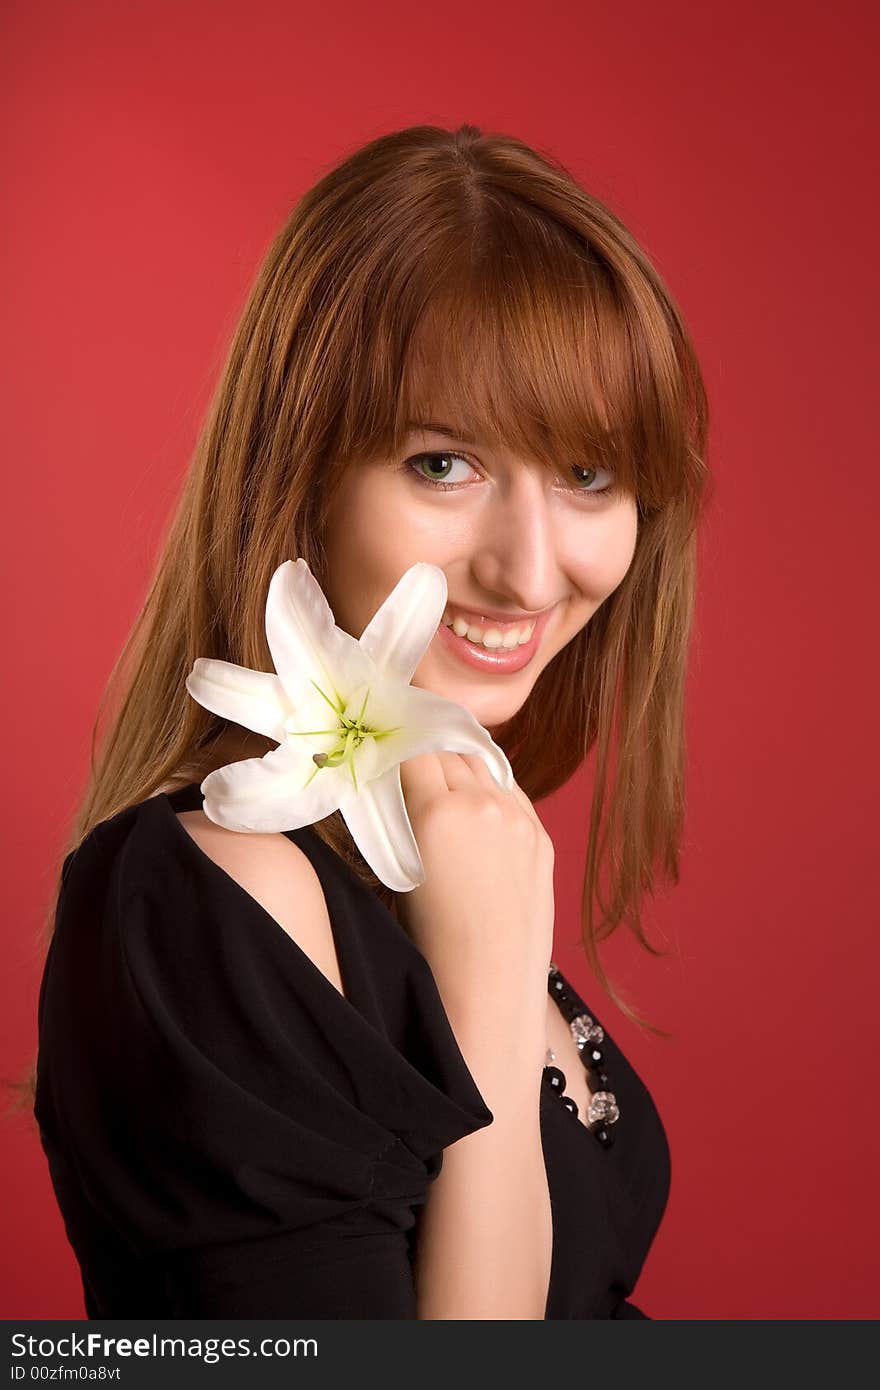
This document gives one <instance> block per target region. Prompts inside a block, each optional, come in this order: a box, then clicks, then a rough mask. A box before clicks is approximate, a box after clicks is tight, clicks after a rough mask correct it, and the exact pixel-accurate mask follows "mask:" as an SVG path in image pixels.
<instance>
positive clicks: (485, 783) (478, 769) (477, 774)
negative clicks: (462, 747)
mask: <svg viewBox="0 0 880 1390" xmlns="http://www.w3.org/2000/svg"><path fill="white" fill-rule="evenodd" d="M459 756H460V758H461V760H462V762H464V763H466V764H467V766H468V767H469V768H470V771H471V774H472V776H473V778H474V781H475V782H477V783H478V785H479V786H481V787H485V788H486V789H487V791H494V792H496V793H497V794H498V795H499V796H500V795H501V793H502V792H503V791H504V788H503V787H500V786H499V785H498V783H497V782H496V780H495V778H494V777H493V776H492V773H491V772H490V771H489V768H488V766H487V765H486V759H485V758H484V757H483V756H482V754H480V753H461V754H460V755H459Z"/></svg>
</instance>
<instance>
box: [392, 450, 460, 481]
mask: <svg viewBox="0 0 880 1390" xmlns="http://www.w3.org/2000/svg"><path fill="white" fill-rule="evenodd" d="M448 459H452V460H457V461H459V462H461V463H463V464H467V467H468V468H470V464H468V462H467V459H466V458H465V457H464V455H462V454H457V453H455V452H454V451H453V450H450V449H443V450H440V449H434V450H431V451H429V452H427V453H424V454H416V455H415V457H414V458H411V459H409V461H408V464H407V467H408V468H410V469H412V471H413V473H414V474H415V476H416V478H417V479H418V480H419V482H422V483H428V484H429V486H431V485H433V486H434V487H436V488H443V487H444V486H446V487H457V486H458V485H459V483H462V482H466V481H467V480H466V479H464V478H457V479H453V480H452V481H451V482H449V481H447V479H448V478H449V471H450V469H451V468H452V467H453V464H451V463H447V462H445V460H448ZM423 464H424V465H425V471H423V469H422V465H423ZM438 465H439V466H438Z"/></svg>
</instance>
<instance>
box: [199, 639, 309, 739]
mask: <svg viewBox="0 0 880 1390" xmlns="http://www.w3.org/2000/svg"><path fill="white" fill-rule="evenodd" d="M185 684H186V688H187V690H188V691H189V693H190V695H191V696H192V697H193V699H194V700H197V701H198V703H199V704H200V705H204V707H205V709H209V710H211V712H212V713H213V714H219V715H220V717H221V718H222V719H231V720H232V721H233V722H234V723H235V724H241V725H243V726H244V728H246V729H253V731H254V733H257V734H266V735H267V737H268V738H274V740H275V742H276V743H281V741H282V740H283V738H284V720H285V718H286V717H287V716H288V714H289V713H290V705H289V704H288V702H287V700H286V698H285V695H284V687H283V686H282V684H281V681H280V680H279V679H278V677H277V676H276V675H275V673H274V671H252V670H251V669H250V667H249V666H236V665H235V663H234V662H232V661H220V660H218V659H217V658H215V657H206V656H198V657H196V659H195V661H194V662H193V668H192V670H191V671H190V673H189V675H188V676H187V678H186V682H185Z"/></svg>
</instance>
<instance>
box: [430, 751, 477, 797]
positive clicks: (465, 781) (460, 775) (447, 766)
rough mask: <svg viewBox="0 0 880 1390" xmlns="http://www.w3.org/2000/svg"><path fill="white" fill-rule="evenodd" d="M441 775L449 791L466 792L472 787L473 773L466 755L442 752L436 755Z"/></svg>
mask: <svg viewBox="0 0 880 1390" xmlns="http://www.w3.org/2000/svg"><path fill="white" fill-rule="evenodd" d="M437 757H438V759H439V760H440V765H441V767H442V768H443V774H444V776H445V778H446V785H447V787H448V788H449V790H450V791H467V790H468V789H472V788H473V785H474V772H473V769H472V767H471V766H470V764H469V763H468V755H467V754H466V753H464V754H463V753H450V752H449V751H448V750H445V749H444V750H442V751H441V752H439V753H438V754H437Z"/></svg>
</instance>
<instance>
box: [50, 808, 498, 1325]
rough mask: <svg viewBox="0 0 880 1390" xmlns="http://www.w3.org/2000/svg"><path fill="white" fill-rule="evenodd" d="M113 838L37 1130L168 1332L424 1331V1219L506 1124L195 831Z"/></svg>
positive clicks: (89, 877) (82, 917) (80, 930)
mask: <svg viewBox="0 0 880 1390" xmlns="http://www.w3.org/2000/svg"><path fill="white" fill-rule="evenodd" d="M151 824H152V825H153V828H154V829H155V823H151ZM100 829H103V831H104V833H103V835H102V834H100V833H99V834H97V835H96V834H95V832H93V833H92V836H91V837H90V839H89V841H88V842H86V843H84V845H83V846H81V847H80V850H79V851H78V852H77V855H76V857H75V863H73V864H71V863H70V862H69V861H68V863H67V864H66V865H65V884H64V889H63V893H62V898H61V900H60V904H59V913H58V916H57V918H56V930H55V936H54V938H53V941H52V947H51V951H50V958H49V960H48V961H47V967H46V971H45V974H44V980H43V985H42V988H41V997H40V1018H39V1026H40V1061H39V1073H38V1077H39V1079H38V1109H37V1118H38V1120H39V1121H40V1123H41V1126H44V1127H45V1129H46V1131H47V1134H48V1136H49V1138H50V1140H51V1143H52V1144H53V1145H54V1146H56V1147H57V1148H58V1149H59V1150H60V1151H62V1152H63V1153H64V1155H65V1159H66V1161H67V1162H68V1163H69V1164H70V1165H71V1166H72V1167H73V1169H74V1170H75V1172H76V1174H77V1178H78V1182H79V1184H80V1185H81V1188H82V1191H83V1193H84V1195H85V1196H86V1197H87V1198H88V1201H89V1203H90V1204H91V1206H92V1207H93V1208H94V1209H95V1210H96V1211H97V1212H99V1213H100V1216H101V1219H102V1221H104V1222H106V1223H107V1225H108V1227H109V1228H112V1230H113V1231H114V1232H115V1235H116V1237H118V1239H119V1240H120V1241H121V1242H123V1243H124V1246H125V1247H126V1248H128V1249H129V1250H130V1251H131V1253H132V1255H133V1257H135V1258H136V1259H138V1260H142V1261H145V1262H148V1263H149V1264H150V1265H152V1266H153V1267H154V1268H155V1269H157V1270H158V1271H161V1277H162V1279H163V1280H164V1285H165V1292H166V1295H167V1298H168V1300H169V1302H170V1304H171V1306H172V1307H173V1309H174V1312H173V1314H172V1315H174V1316H180V1317H187V1316H188V1317H260V1316H262V1317H316V1318H321V1317H323V1318H357V1317H362V1318H408V1317H414V1316H415V1295H414V1289H413V1283H412V1274H411V1265H410V1259H409V1251H408V1243H409V1239H410V1232H411V1228H412V1226H413V1224H414V1220H415V1217H414V1212H413V1207H414V1204H418V1203H419V1202H420V1201H423V1200H424V1196H425V1187H426V1183H427V1181H428V1179H429V1178H430V1177H431V1176H433V1175H434V1174H435V1173H436V1171H437V1168H438V1167H439V1162H440V1160H439V1158H436V1157H435V1154H436V1153H437V1152H440V1151H442V1147H443V1146H445V1145H446V1144H448V1143H452V1142H454V1140H455V1139H457V1138H460V1137H461V1136H462V1135H464V1134H467V1133H470V1132H472V1131H473V1130H476V1129H478V1128H480V1127H481V1126H483V1125H485V1124H488V1123H490V1122H491V1119H492V1115H491V1112H490V1111H489V1110H488V1109H487V1108H486V1106H485V1104H484V1102H483V1100H482V1097H481V1096H480V1094H479V1092H478V1091H477V1089H476V1086H475V1085H474V1083H473V1079H472V1078H471V1077H470V1074H469V1073H468V1072H467V1071H466V1069H465V1068H464V1064H463V1059H462V1058H461V1056H460V1054H457V1055H456V1051H457V1050H456V1051H453V1052H448V1051H446V1050H445V1049H448V1047H449V1040H448V1038H446V1037H445V1035H441V1043H440V1045H439V1046H440V1052H439V1055H438V1056H436V1057H435V1058H434V1059H433V1061H432V1062H431V1065H430V1066H428V1065H427V1064H426V1065H425V1066H424V1067H423V1068H420V1067H418V1066H414V1065H413V1063H412V1060H411V1059H409V1058H407V1057H405V1056H403V1055H401V1053H400V1052H399V1051H398V1050H397V1049H396V1048H394V1047H393V1046H392V1045H391V1044H390V1042H389V1041H388V1039H387V1038H384V1037H383V1036H382V1035H381V1033H380V1032H379V1031H378V1030H377V1029H376V1028H375V1027H373V1026H372V1025H371V1024H370V1022H369V1021H368V1020H367V1019H365V1018H364V1017H363V1016H362V1015H360V1014H359V1013H358V1011H357V1010H356V1009H355V1008H354V1007H353V1006H352V1005H351V1004H350V1003H349V1001H348V1000H347V999H346V998H345V997H344V996H343V995H341V994H339V992H338V991H337V990H336V989H335V987H334V986H333V985H332V984H331V982H330V981H329V980H327V979H326V977H325V976H324V975H323V974H322V973H321V972H320V971H319V970H318V969H317V967H316V966H314V964H313V963H312V962H311V961H310V960H309V958H308V957H307V956H306V955H305V953H304V952H302V951H301V950H300V948H299V947H298V946H296V944H295V943H294V942H293V941H292V939H291V938H290V937H289V936H288V935H287V934H286V933H284V932H283V931H282V930H281V929H280V928H279V927H278V926H277V924H273V927H272V928H271V929H270V928H269V926H268V923H267V920H266V916H265V914H264V913H262V910H261V909H259V907H258V905H257V904H256V903H255V902H254V900H253V899H251V898H250V896H249V895H248V894H247V893H246V892H245V891H244V890H243V889H240V888H239V887H238V885H236V884H235V883H234V880H231V879H230V878H228V876H227V875H225V874H224V873H223V872H222V871H221V870H219V868H218V867H217V866H215V865H214V864H213V861H210V860H208V859H207V856H204V855H203V854H202V852H201V851H200V850H196V849H195V846H194V845H193V844H192V842H191V841H190V840H189V837H188V836H187V835H186V832H185V831H184V830H183V829H182V828H179V829H180V836H181V837H182V838H180V839H177V838H175V837H173V836H172V837H171V838H170V839H168V840H165V841H161V842H157V840H156V838H155V836H151V835H149V834H147V833H146V832H145V830H144V827H143V825H142V824H139V823H138V822H137V821H135V822H130V821H129V820H127V819H126V815H125V814H122V815H121V816H120V817H117V818H114V820H113V821H111V822H107V823H105V825H104V826H103V827H101V828H100ZM184 840H185V841H186V842H187V843H184ZM208 865H210V868H208V867H207V866H208ZM269 920H270V921H271V919H269ZM412 987H413V986H412V982H410V988H412ZM424 987H425V980H424V978H422V979H421V980H420V981H416V983H415V989H416V995H418V990H419V989H424ZM422 1002H423V1004H424V1005H425V1007H426V1008H428V1009H430V1007H432V1001H431V999H430V998H428V997H427V996H425V998H424V999H423V1001H422ZM415 1003H416V1004H418V998H417V997H416V999H415Z"/></svg>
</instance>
